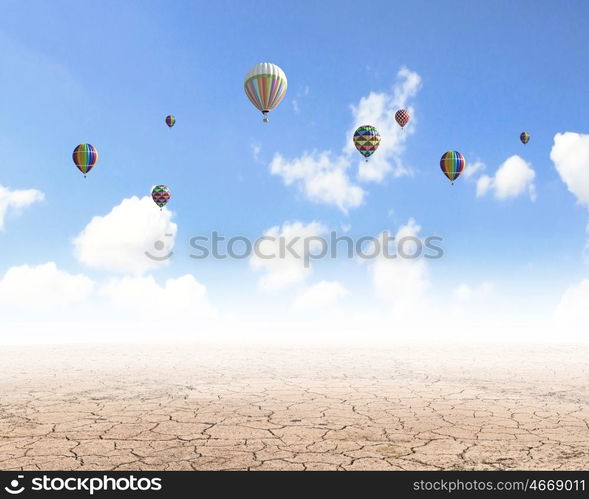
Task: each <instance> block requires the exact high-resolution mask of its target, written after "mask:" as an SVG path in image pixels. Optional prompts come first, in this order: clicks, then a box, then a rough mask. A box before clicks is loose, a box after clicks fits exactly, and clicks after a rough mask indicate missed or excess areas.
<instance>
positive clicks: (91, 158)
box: [72, 144, 98, 178]
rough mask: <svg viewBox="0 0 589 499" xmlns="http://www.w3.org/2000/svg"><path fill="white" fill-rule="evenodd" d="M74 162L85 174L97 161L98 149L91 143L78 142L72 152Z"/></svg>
mask: <svg viewBox="0 0 589 499" xmlns="http://www.w3.org/2000/svg"><path fill="white" fill-rule="evenodd" d="M72 158H73V159H74V164H75V165H76V166H77V168H78V170H80V171H81V172H82V173H83V174H84V178H85V177H86V174H87V173H88V172H89V171H90V170H92V168H94V165H95V164H96V162H97V161H98V151H97V150H96V147H94V146H93V145H92V144H80V145H79V146H77V147H76V148H75V149H74V152H73V154H72Z"/></svg>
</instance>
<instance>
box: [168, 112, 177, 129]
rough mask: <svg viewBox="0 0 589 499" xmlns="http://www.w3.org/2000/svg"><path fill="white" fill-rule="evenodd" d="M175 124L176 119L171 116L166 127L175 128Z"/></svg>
mask: <svg viewBox="0 0 589 499" xmlns="http://www.w3.org/2000/svg"><path fill="white" fill-rule="evenodd" d="M174 123H176V118H174V116H172V115H171V114H170V115H168V116H166V125H168V126H169V127H170V128H172V127H173V126H174Z"/></svg>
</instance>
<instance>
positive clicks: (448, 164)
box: [440, 151, 466, 182]
mask: <svg viewBox="0 0 589 499" xmlns="http://www.w3.org/2000/svg"><path fill="white" fill-rule="evenodd" d="M465 166H466V160H465V159H464V156H463V155H462V154H461V153H459V152H458V151H448V152H446V153H444V154H443V156H442V158H441V159H440V168H442V171H443V172H444V175H446V177H448V179H450V181H451V182H454V181H455V180H456V179H457V178H458V177H460V174H461V173H462V171H463V170H464V167H465Z"/></svg>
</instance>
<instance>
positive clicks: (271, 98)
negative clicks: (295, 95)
mask: <svg viewBox="0 0 589 499" xmlns="http://www.w3.org/2000/svg"><path fill="white" fill-rule="evenodd" d="M287 86H288V81H287V79H286V74H284V71H282V69H280V67H278V66H277V65H276V64H272V63H270V62H261V63H259V64H256V65H255V66H254V67H253V68H251V69H250V70H249V71H248V72H247V74H246V75H245V80H244V82H243V88H244V90H245V94H246V95H247V97H248V99H249V100H250V101H251V103H252V104H253V105H254V106H255V107H256V109H258V110H260V111H261V112H262V114H263V115H264V119H263V121H264V123H268V116H267V115H268V113H269V112H270V111H272V109H274V108H275V107H276V106H278V104H280V102H281V101H282V99H283V98H284V96H285V95H286V87H287Z"/></svg>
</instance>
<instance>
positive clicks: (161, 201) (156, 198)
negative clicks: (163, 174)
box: [151, 185, 172, 208]
mask: <svg viewBox="0 0 589 499" xmlns="http://www.w3.org/2000/svg"><path fill="white" fill-rule="evenodd" d="M171 196H172V193H171V192H170V189H169V187H168V186H167V185H156V186H155V187H154V188H153V189H152V190H151V198H152V199H153V202H154V203H155V204H157V205H158V206H159V207H160V208H163V207H164V206H166V204H167V203H168V201H169V200H170V197H171Z"/></svg>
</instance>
